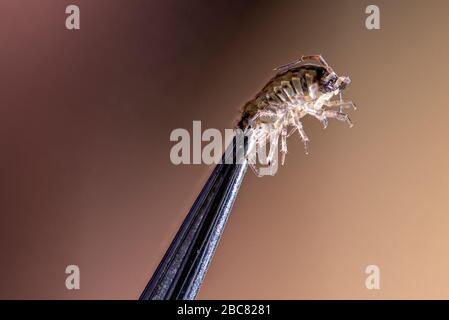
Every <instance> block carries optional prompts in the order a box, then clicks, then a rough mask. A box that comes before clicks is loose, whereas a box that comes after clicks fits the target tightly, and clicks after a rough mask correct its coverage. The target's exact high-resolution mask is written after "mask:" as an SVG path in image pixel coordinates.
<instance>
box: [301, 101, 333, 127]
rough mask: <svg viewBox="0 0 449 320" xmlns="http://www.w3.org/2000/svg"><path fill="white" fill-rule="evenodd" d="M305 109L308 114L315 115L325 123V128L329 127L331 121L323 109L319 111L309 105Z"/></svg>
mask: <svg viewBox="0 0 449 320" xmlns="http://www.w3.org/2000/svg"><path fill="white" fill-rule="evenodd" d="M304 109H305V110H306V111H307V113H308V114H310V115H311V116H314V117H315V118H317V119H318V120H319V121H320V122H321V124H322V125H323V129H326V128H327V126H328V124H329V121H328V120H327V116H326V115H325V114H324V113H323V111H322V110H318V111H317V110H314V109H312V108H310V107H307V106H306V107H304Z"/></svg>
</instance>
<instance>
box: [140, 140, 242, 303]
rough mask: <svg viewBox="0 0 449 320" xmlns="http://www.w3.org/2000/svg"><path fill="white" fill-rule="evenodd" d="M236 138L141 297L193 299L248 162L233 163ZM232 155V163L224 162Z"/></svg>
mask: <svg viewBox="0 0 449 320" xmlns="http://www.w3.org/2000/svg"><path fill="white" fill-rule="evenodd" d="M229 148H232V151H233V152H229V151H230V150H229ZM236 154H237V147H236V139H235V138H234V140H233V141H232V144H231V145H230V146H229V147H228V150H227V152H225V154H224V155H223V157H222V161H221V163H220V164H217V165H216V167H215V169H214V170H213V172H212V174H211V176H210V177H209V179H208V181H207V183H206V185H205V186H204V187H203V189H202V190H201V192H200V194H199V195H198V197H197V199H196V201H195V202H194V204H193V206H192V208H191V209H190V211H189V213H188V215H187V217H186V218H185V220H184V222H183V223H182V225H181V227H180V229H179V231H178V233H177V234H176V236H175V238H174V240H173V241H172V243H171V245H170V247H169V248H168V250H167V252H166V254H165V256H164V257H163V259H162V261H161V262H160V264H159V266H158V267H157V269H156V271H155V272H154V274H153V277H152V278H151V280H150V281H149V283H148V285H147V286H146V288H145V290H144V291H143V293H142V295H141V296H140V300H169V299H170V300H172V299H176V300H193V299H195V297H196V296H197V294H198V291H199V289H200V286H201V283H202V282H203V279H204V276H205V274H206V272H207V270H208V268H209V265H210V262H211V260H212V257H213V255H214V252H215V249H216V248H217V245H218V242H219V241H220V238H221V235H222V233H223V230H224V227H225V225H226V222H227V220H228V217H229V215H230V213H231V209H232V206H233V204H234V201H235V198H236V196H237V193H238V190H239V188H240V185H241V183H242V181H243V178H244V176H245V173H246V170H247V165H248V164H247V161H246V159H243V161H240V162H241V163H239V164H236V161H235V159H236ZM229 156H232V157H233V160H234V161H232V164H225V163H228V161H225V160H226V159H225V158H226V157H229Z"/></svg>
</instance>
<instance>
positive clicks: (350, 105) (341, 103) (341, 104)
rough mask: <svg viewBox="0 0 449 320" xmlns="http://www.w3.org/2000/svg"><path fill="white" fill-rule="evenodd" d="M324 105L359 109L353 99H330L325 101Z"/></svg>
mask: <svg viewBox="0 0 449 320" xmlns="http://www.w3.org/2000/svg"><path fill="white" fill-rule="evenodd" d="M324 105H325V106H326V107H330V108H333V107H337V108H340V110H341V109H343V108H353V109H354V110H357V107H356V105H355V103H354V102H352V101H338V100H337V101H329V102H325V103H324Z"/></svg>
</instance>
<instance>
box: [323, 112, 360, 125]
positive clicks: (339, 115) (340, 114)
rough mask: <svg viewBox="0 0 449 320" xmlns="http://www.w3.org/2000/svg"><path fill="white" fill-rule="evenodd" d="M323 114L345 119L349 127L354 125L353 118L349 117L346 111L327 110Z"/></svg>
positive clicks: (341, 119)
mask: <svg viewBox="0 0 449 320" xmlns="http://www.w3.org/2000/svg"><path fill="white" fill-rule="evenodd" d="M323 115H324V116H326V117H329V118H335V119H337V120H340V121H345V122H346V123H347V124H348V125H349V127H353V126H354V125H353V124H352V121H351V119H349V116H348V115H347V114H346V113H343V112H339V111H336V110H325V111H323Z"/></svg>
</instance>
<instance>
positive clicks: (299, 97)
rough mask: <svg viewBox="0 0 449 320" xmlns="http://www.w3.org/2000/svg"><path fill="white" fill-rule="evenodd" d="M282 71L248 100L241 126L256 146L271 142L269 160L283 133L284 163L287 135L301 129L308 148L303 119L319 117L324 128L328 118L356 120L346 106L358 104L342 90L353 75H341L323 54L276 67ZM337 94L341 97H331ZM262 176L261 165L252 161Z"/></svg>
mask: <svg viewBox="0 0 449 320" xmlns="http://www.w3.org/2000/svg"><path fill="white" fill-rule="evenodd" d="M275 70H277V71H278V73H277V74H276V76H274V77H273V78H272V79H271V80H270V81H269V82H268V83H267V85H265V87H264V88H263V89H262V90H261V91H260V92H259V93H258V94H257V95H256V96H255V97H254V99H252V100H250V101H248V102H247V103H246V104H245V106H244V107H243V110H242V116H241V119H240V121H239V123H238V126H239V128H240V129H242V130H246V131H250V133H251V134H250V139H252V142H253V145H255V146H257V145H261V144H263V145H265V144H266V142H267V141H269V142H270V152H269V154H268V163H269V164H270V165H271V164H272V163H273V161H277V160H276V159H275V157H274V156H275V152H277V145H278V140H279V136H281V149H280V153H281V163H282V164H284V161H285V155H286V153H287V137H289V136H291V135H292V134H293V133H295V132H296V131H298V132H299V136H300V137H301V139H302V141H303V143H304V147H305V151H306V153H308V142H309V138H308V137H307V135H306V133H305V131H304V128H303V126H302V123H301V118H302V117H304V116H305V115H307V114H309V115H311V116H313V117H315V118H317V119H318V120H319V121H321V123H322V124H323V126H324V128H326V127H327V125H328V118H335V119H338V120H340V121H345V122H347V123H348V124H349V125H350V126H351V127H352V123H351V120H350V119H349V117H348V115H347V114H346V113H344V112H343V109H344V108H347V107H352V108H354V109H355V105H354V103H353V102H351V101H343V99H342V95H341V92H342V90H343V89H344V88H345V87H346V85H348V84H349V83H350V82H351V81H350V79H349V77H345V76H341V77H339V76H337V75H336V73H335V72H334V71H333V70H332V68H331V67H330V66H329V65H328V64H327V63H326V61H325V60H324V59H323V57H321V56H320V55H314V56H303V57H302V58H301V59H299V60H298V61H295V62H293V63H290V64H288V65H285V66H281V67H279V68H276V69H275ZM334 97H339V99H334V100H331V99H332V98H334ZM251 163H254V162H251V161H250V165H251V167H252V168H253V170H254V172H255V173H256V174H257V175H259V171H258V168H257V167H256V166H255V165H254V164H251Z"/></svg>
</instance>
